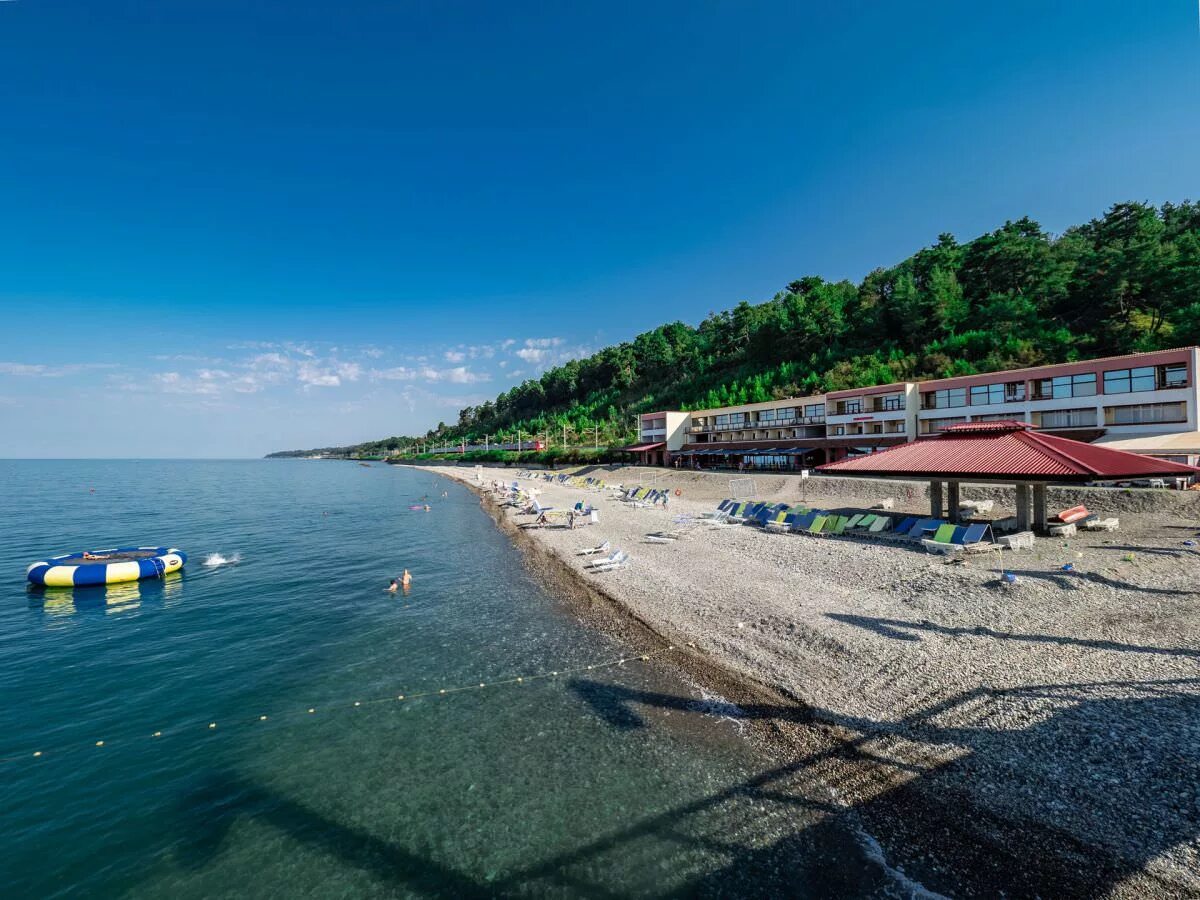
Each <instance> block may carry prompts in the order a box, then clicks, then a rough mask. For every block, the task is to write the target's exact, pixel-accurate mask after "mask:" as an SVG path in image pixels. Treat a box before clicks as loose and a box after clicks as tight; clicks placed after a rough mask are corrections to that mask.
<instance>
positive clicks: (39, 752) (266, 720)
mask: <svg viewBox="0 0 1200 900" xmlns="http://www.w3.org/2000/svg"><path fill="white" fill-rule="evenodd" d="M686 646H688V647H695V646H696V645H695V642H688V644H687V645H686ZM677 649H678V648H677V647H676V646H675V645H674V644H669V645H667V646H666V647H660V648H659V649H657V650H649V651H635V652H633V653H631V654H628V655H626V656H622V657H620V658H617V659H608V660H603V661H601V662H595V663H589V664H587V665H582V666H571V667H565V668H562V669H552V670H550V671H543V672H535V673H533V674H531V675H511V676H507V677H504V678H498V679H496V680H494V681H480V682H473V683H471V684H464V685H455V686H453V687H445V688H437V689H436V690H425V691H415V692H413V693H396V694H389V695H388V696H386V697H368V698H365V699H358V700H340V701H327V702H324V703H321V704H319V705H315V706H305V707H296V708H293V709H289V710H285V711H283V712H277V713H273V714H268V713H260V714H259V715H257V716H238V717H234V718H225V719H221V720H218V721H212V720H208V719H193V720H191V721H188V722H183V723H179V722H177V723H175V724H174V725H166V726H163V727H161V728H157V729H154V730H150V729H147V730H145V731H142V732H140V733H138V734H133V735H124V736H119V737H99V738H98V739H97V740H94V741H89V742H76V743H71V744H65V745H62V746H59V747H54V748H46V747H41V748H34V749H30V750H28V751H26V752H24V753H16V754H11V755H8V756H4V757H0V765H7V764H10V763H15V762H20V761H23V760H24V761H32V760H46V759H52V758H57V757H61V756H66V755H69V754H72V753H78V752H80V751H84V750H105V749H108V748H109V747H113V746H125V747H128V746H130V745H132V744H134V743H140V744H145V743H153V742H155V741H162V740H164V739H166V738H169V737H178V736H180V735H184V734H188V733H195V734H197V735H200V734H212V733H213V732H217V731H219V730H221V729H228V728H236V727H253V726H270V725H278V724H279V723H280V722H285V721H289V720H296V719H307V718H310V717H313V716H317V715H320V714H322V713H329V712H346V711H350V710H354V709H358V708H362V707H364V706H379V705H382V704H392V703H409V702H411V701H414V700H424V699H428V698H431V697H445V696H449V695H451V694H461V693H464V692H466V691H480V690H488V689H490V688H499V687H511V686H513V685H520V684H528V683H530V682H534V681H545V680H547V679H552V678H561V677H563V676H565V675H577V674H579V673H581V672H594V671H598V670H603V669H612V668H616V667H619V666H623V665H625V664H626V663H631V662H649V661H650V660H651V659H654V658H657V657H661V656H665V655H667V654H668V653H672V652H674V651H676V650H677Z"/></svg>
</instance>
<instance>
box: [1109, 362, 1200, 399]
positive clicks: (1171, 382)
mask: <svg viewBox="0 0 1200 900" xmlns="http://www.w3.org/2000/svg"><path fill="white" fill-rule="evenodd" d="M1186 385H1187V364H1186V363H1173V364H1171V365H1169V366H1139V367H1138V368H1136V369H1114V370H1113V371H1111V372H1105V373H1104V393H1106V394H1137V393H1140V392H1141V391H1161V390H1164V389H1166V388H1176V387H1185V386H1186Z"/></svg>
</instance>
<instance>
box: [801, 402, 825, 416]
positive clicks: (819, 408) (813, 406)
mask: <svg viewBox="0 0 1200 900" xmlns="http://www.w3.org/2000/svg"><path fill="white" fill-rule="evenodd" d="M804 415H805V416H806V417H809V418H813V419H824V418H825V404H824V403H809V404H808V405H807V406H805V407H804Z"/></svg>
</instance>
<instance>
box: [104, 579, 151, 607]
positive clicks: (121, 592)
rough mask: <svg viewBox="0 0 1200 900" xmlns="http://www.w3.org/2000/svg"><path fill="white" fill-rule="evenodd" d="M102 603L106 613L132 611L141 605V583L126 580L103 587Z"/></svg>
mask: <svg viewBox="0 0 1200 900" xmlns="http://www.w3.org/2000/svg"><path fill="white" fill-rule="evenodd" d="M104 603H105V606H106V611H107V612H108V613H110V614H111V613H119V612H132V611H133V610H135V609H137V608H138V607H139V606H141V605H142V583H141V582H140V581H127V582H124V583H122V584H109V585H105V587H104Z"/></svg>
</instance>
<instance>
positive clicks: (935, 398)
mask: <svg viewBox="0 0 1200 900" xmlns="http://www.w3.org/2000/svg"><path fill="white" fill-rule="evenodd" d="M966 405H967V389H966V388H949V389H946V390H941V391H928V392H927V393H924V394H922V395H921V406H922V407H924V408H925V409H951V408H953V407H956V406H966Z"/></svg>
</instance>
